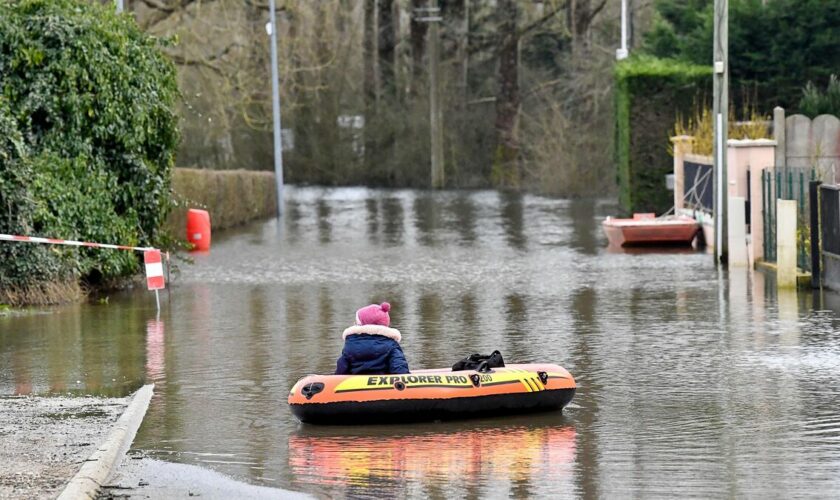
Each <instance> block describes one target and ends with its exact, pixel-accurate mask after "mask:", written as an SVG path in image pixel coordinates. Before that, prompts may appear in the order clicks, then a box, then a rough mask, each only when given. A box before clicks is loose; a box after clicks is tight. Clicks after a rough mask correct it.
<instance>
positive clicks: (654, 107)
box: [615, 56, 712, 214]
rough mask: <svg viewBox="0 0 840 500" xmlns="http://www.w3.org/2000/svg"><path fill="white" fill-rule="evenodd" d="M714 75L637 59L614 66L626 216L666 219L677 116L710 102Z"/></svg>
mask: <svg viewBox="0 0 840 500" xmlns="http://www.w3.org/2000/svg"><path fill="white" fill-rule="evenodd" d="M711 76H712V70H711V68H710V67H706V66H696V65H692V64H688V63H684V62H679V61H674V60H668V59H656V58H653V57H650V56H634V57H631V58H629V59H625V60H624V61H621V62H619V63H618V64H616V68H615V79H616V90H615V106H616V113H615V117H616V124H615V131H616V142H615V144H616V148H615V153H616V170H617V176H618V185H619V203H620V205H621V209H622V210H623V211H624V212H625V213H628V214H629V213H632V212H656V213H657V214H662V213H664V212H666V211H667V210H668V209H669V208H671V206H672V205H673V198H672V194H671V192H670V191H668V190H667V189H666V186H665V175H666V174H669V173H671V172H672V170H673V160H672V158H671V157H670V156H669V154H668V145H669V139H670V135H671V132H672V131H673V128H674V123H675V120H676V118H677V116H680V115H681V116H685V115H687V114H688V113H689V112H690V111H691V110H692V108H693V107H695V106H697V105H700V104H703V101H705V100H710V99H711V95H712V90H711V86H712V78H711Z"/></svg>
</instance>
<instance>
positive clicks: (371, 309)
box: [356, 302, 391, 326]
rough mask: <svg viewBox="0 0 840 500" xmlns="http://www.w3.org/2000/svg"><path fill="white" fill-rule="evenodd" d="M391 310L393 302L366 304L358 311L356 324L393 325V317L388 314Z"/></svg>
mask: <svg viewBox="0 0 840 500" xmlns="http://www.w3.org/2000/svg"><path fill="white" fill-rule="evenodd" d="M390 310H391V304H389V303H387V302H383V303H382V304H379V305H377V304H371V305H369V306H365V307H363V308H361V309H359V310H358V311H356V324H357V325H382V326H391V317H390V316H388V311H390Z"/></svg>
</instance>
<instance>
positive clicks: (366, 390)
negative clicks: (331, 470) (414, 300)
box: [289, 364, 577, 425]
mask: <svg viewBox="0 0 840 500" xmlns="http://www.w3.org/2000/svg"><path fill="white" fill-rule="evenodd" d="M576 387H577V386H576V385H575V380H574V378H572V375H571V374H570V373H569V372H568V371H566V370H565V369H564V368H562V367H560V366H557V365H551V364H523V365H506V366H505V367H503V368H494V369H492V370H490V371H486V372H477V371H472V370H464V371H457V372H453V371H452V370H450V369H448V368H447V369H440V370H420V371H415V372H411V373H408V374H404V375H308V376H306V377H304V378H302V379H300V380H298V381H297V383H296V384H295V385H294V387H292V390H291V392H290V393H289V406H290V407H291V410H292V414H294V416H295V417H297V418H298V419H299V420H300V421H302V422H306V423H313V424H339V425H342V424H368V423H391V422H400V423H402V422H407V421H414V422H416V421H422V420H450V419H456V418H468V417H477V416H496V415H504V414H511V413H528V412H537V411H549V410H562V409H563V407H565V406H566V405H567V404H569V402H570V401H571V400H572V397H574V395H575V389H576Z"/></svg>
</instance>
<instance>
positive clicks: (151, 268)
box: [143, 250, 165, 311]
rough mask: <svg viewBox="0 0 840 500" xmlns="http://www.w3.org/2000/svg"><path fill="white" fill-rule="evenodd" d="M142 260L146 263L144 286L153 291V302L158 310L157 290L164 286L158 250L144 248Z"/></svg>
mask: <svg viewBox="0 0 840 500" xmlns="http://www.w3.org/2000/svg"><path fill="white" fill-rule="evenodd" d="M143 262H144V263H145V264H146V287H147V288H148V289H149V290H154V291H155V303H156V304H157V308H158V311H160V295H159V294H158V290H160V289H162V288H163V287H164V286H165V282H164V280H163V262H162V261H161V258H160V250H146V251H144V252H143Z"/></svg>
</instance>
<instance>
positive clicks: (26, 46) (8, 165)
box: [0, 0, 178, 303]
mask: <svg viewBox="0 0 840 500" xmlns="http://www.w3.org/2000/svg"><path fill="white" fill-rule="evenodd" d="M177 95H178V89H177V84H176V80H175V70H174V67H173V65H172V64H171V62H170V61H169V60H168V59H166V58H165V57H164V56H163V55H162V53H161V51H160V42H159V41H158V40H156V39H154V38H152V37H150V36H148V35H146V34H144V33H142V32H141V31H140V30H139V29H138V28H137V26H136V24H135V23H134V20H133V19H132V18H131V16H129V15H117V14H115V13H114V8H113V5H111V4H108V5H104V6H103V5H98V4H96V3H95V2H87V1H81V0H20V1H15V2H9V1H0V232H2V233H11V234H23V235H30V236H44V237H54V238H62V239H74V240H87V241H95V242H102V243H118V244H125V245H140V246H147V245H158V244H160V243H161V238H163V237H164V235H163V233H162V231H161V225H162V223H163V222H164V221H165V219H166V215H167V212H168V210H169V208H170V204H171V201H170V177H171V168H172V165H173V159H174V151H175V146H176V144H177V142H178V129H177V119H176V117H175V115H174V114H173V111H172V109H173V105H174V102H175V98H176V96H177ZM138 269H139V262H138V257H137V256H136V255H134V254H132V253H131V252H114V251H103V250H98V249H90V248H76V247H60V246H50V247H44V246H39V245H30V244H26V245H24V244H20V243H9V242H0V303H2V302H6V303H49V302H55V301H57V300H61V299H62V298H66V297H60V296H56V294H54V293H51V290H55V285H56V283H67V284H78V283H79V282H80V281H84V282H86V283H88V284H98V283H104V282H109V281H111V280H114V279H117V278H120V277H123V276H128V275H132V274H133V273H135V272H136V271H137V270H138Z"/></svg>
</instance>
